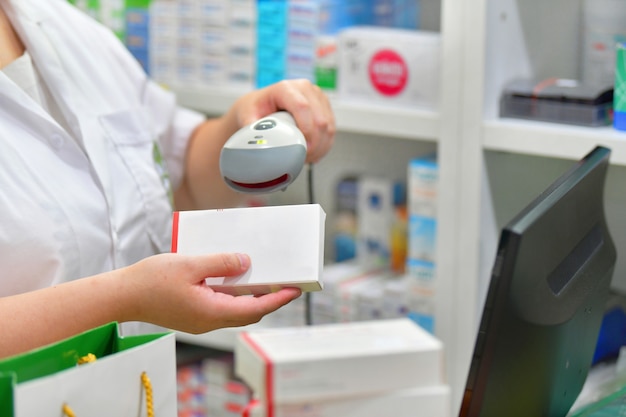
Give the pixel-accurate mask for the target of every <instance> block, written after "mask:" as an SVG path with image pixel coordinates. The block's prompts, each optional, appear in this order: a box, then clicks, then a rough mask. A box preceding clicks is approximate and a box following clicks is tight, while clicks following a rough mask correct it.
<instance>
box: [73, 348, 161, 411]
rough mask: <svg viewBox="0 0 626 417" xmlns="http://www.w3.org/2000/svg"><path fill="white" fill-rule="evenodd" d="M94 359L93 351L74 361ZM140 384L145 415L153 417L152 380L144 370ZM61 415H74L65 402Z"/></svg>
mask: <svg viewBox="0 0 626 417" xmlns="http://www.w3.org/2000/svg"><path fill="white" fill-rule="evenodd" d="M95 360H96V355H94V354H93V353H88V354H87V355H85V356H81V357H80V358H78V361H76V364H77V365H84V364H86V363H90V362H94V361H95ZM141 385H142V386H143V389H144V390H145V391H146V415H147V417H154V399H153V397H152V381H150V377H149V376H148V374H147V373H146V372H145V371H144V372H142V373H141ZM62 410H63V415H64V416H65V417H76V414H74V410H72V408H71V407H70V406H69V405H68V404H67V403H65V404H63V408H62Z"/></svg>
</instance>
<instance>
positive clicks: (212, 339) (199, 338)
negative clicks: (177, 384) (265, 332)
mask: <svg viewBox="0 0 626 417" xmlns="http://www.w3.org/2000/svg"><path fill="white" fill-rule="evenodd" d="M267 327H268V326H264V325H262V324H260V323H256V324H251V325H248V326H243V327H227V328H224V329H217V330H213V331H211V332H208V333H202V334H191V333H185V332H179V331H176V332H174V333H175V334H176V340H178V341H180V342H185V343H189V344H192V345H196V346H204V347H208V348H212V349H219V350H224V351H229V352H230V351H232V350H233V349H234V348H235V342H236V341H237V335H239V333H241V332H243V331H247V330H257V329H262V328H267Z"/></svg>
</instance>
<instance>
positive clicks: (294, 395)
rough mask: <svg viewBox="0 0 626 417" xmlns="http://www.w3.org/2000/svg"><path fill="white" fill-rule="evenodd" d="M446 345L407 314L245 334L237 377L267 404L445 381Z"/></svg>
mask: <svg viewBox="0 0 626 417" xmlns="http://www.w3.org/2000/svg"><path fill="white" fill-rule="evenodd" d="M443 361H444V350H443V343H442V342H441V341H440V340H439V339H436V338H435V337H434V336H433V335H431V334H430V333H428V332H427V331H426V330H424V329H422V328H421V327H419V326H418V325H417V324H416V323H415V322H413V321H412V320H410V319H408V318H399V319H388V320H374V321H361V322H353V323H332V324H323V325H316V326H304V327H302V326H300V327H284V328H273V329H259V330H253V331H245V332H241V333H239V335H238V338H237V342H236V343H235V375H236V376H238V377H239V378H240V379H241V380H242V381H243V382H245V383H246V384H247V385H248V386H249V387H250V389H251V390H252V392H253V395H255V396H256V397H257V398H258V399H259V400H261V401H262V402H263V403H265V404H270V405H278V404H292V405H293V404H302V403H305V402H311V401H315V402H321V401H333V400H339V399H341V398H345V397H350V396H364V395H378V394H382V393H384V392H390V391H395V390H403V389H410V388H420V387H421V388H424V387H432V386H441V385H445V376H444V367H443Z"/></svg>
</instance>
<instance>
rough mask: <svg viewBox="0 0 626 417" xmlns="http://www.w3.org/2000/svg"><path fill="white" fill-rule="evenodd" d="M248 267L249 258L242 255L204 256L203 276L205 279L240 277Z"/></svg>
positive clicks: (220, 254) (219, 254)
mask: <svg viewBox="0 0 626 417" xmlns="http://www.w3.org/2000/svg"><path fill="white" fill-rule="evenodd" d="M249 267H250V257H249V256H248V255H246V254H244V253H217V254H211V255H206V256H204V261H203V262H202V269H203V275H204V276H205V277H207V278H211V277H225V276H235V275H241V274H243V273H244V272H246V271H247V270H248V268H249Z"/></svg>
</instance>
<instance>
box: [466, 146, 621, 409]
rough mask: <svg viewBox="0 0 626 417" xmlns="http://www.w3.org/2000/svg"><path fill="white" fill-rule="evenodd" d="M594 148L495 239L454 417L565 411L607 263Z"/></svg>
mask: <svg viewBox="0 0 626 417" xmlns="http://www.w3.org/2000/svg"><path fill="white" fill-rule="evenodd" d="M609 155H610V150H609V149H607V148H603V147H597V148H595V149H594V150H593V151H592V152H590V153H589V154H588V155H587V156H585V157H584V158H583V159H582V160H580V161H579V162H578V163H576V164H575V165H574V166H573V167H572V168H571V169H570V170H569V171H567V172H566V173H565V174H563V175H562V176H561V177H560V178H559V179H557V180H556V181H555V182H554V183H553V184H552V185H551V186H550V187H548V189H546V190H545V191H544V192H543V193H542V194H541V195H539V197H537V198H536V199H535V200H534V201H533V202H532V203H531V204H529V205H528V206H527V207H526V208H525V209H524V210H522V212H520V213H519V214H518V215H517V216H516V217H515V218H514V219H513V220H512V221H511V222H509V223H508V224H507V225H506V226H505V227H504V228H503V229H502V232H501V235H500V241H499V246H498V252H497V256H496V261H495V263H494V266H493V270H492V275H491V282H490V285H489V289H488V292H487V298H486V301H485V305H484V309H483V313H482V318H481V321H480V328H479V331H478V336H477V339H476V344H475V347H474V355H473V358H472V363H471V366H470V370H469V375H468V378H467V385H466V389H465V393H464V397H463V404H462V406H461V412H460V414H459V415H460V416H461V417H477V416H481V417H503V416H506V417H515V416H523V417H540V416H546V417H559V416H565V415H566V414H567V412H568V411H569V409H570V407H571V406H572V404H573V402H574V401H575V400H576V398H577V396H578V394H579V393H580V391H581V389H582V385H583V383H584V381H585V379H586V377H587V373H588V371H589V367H590V365H591V362H592V359H593V354H594V350H595V347H596V342H597V338H598V332H599V329H600V325H601V322H602V317H603V314H604V309H605V305H606V301H607V298H608V294H609V285H610V281H611V277H612V274H613V268H614V265H615V260H616V253H615V247H614V245H613V242H612V240H611V237H610V235H609V232H608V230H607V225H606V221H605V216H604V204H603V197H604V183H605V177H606V172H607V169H608V165H609Z"/></svg>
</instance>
